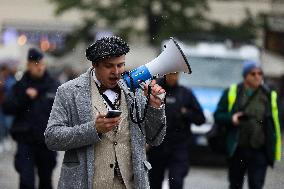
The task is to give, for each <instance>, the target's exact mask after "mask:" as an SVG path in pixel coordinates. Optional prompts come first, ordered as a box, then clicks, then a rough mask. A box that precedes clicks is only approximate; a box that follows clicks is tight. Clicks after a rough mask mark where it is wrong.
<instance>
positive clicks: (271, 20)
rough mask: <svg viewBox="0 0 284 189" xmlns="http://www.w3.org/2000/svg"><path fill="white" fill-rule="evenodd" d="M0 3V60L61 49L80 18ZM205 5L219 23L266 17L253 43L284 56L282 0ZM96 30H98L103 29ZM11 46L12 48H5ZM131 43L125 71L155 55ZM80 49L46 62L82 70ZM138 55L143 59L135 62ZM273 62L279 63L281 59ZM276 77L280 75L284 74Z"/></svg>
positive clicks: (31, 3)
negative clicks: (36, 50)
mask: <svg viewBox="0 0 284 189" xmlns="http://www.w3.org/2000/svg"><path fill="white" fill-rule="evenodd" d="M0 3H1V6H0V32H1V37H0V40H1V43H0V48H2V50H1V52H0V59H1V58H3V57H5V56H13V57H15V58H18V59H20V60H23V54H26V52H25V51H26V49H27V46H28V45H30V44H36V45H38V46H39V47H40V48H41V49H42V50H43V51H60V50H62V49H64V43H65V40H66V35H67V34H68V33H69V32H70V31H71V30H72V29H73V28H74V27H75V26H76V25H78V24H80V21H81V19H82V18H83V15H82V13H81V12H79V11H76V10H73V11H69V12H67V13H65V14H63V15H61V16H58V17H57V16H55V13H54V11H55V5H54V4H51V3H50V1H48V0H1V2H0ZM208 3H209V4H208V5H209V8H210V11H208V13H207V16H208V17H210V19H212V20H216V21H219V22H222V23H232V24H237V23H240V22H241V21H242V20H243V19H244V18H245V16H246V11H247V10H249V11H250V12H251V13H252V15H258V14H265V15H267V21H268V24H267V26H266V28H265V29H264V30H263V31H260V35H259V36H260V38H259V40H258V42H257V43H258V45H260V46H262V47H265V48H267V49H269V50H271V51H272V52H276V53H279V54H280V55H281V54H282V55H283V56H284V53H283V51H284V47H283V45H284V42H283V41H284V39H283V38H284V21H283V20H284V19H283V15H284V13H283V12H284V5H283V4H284V3H283V1H281V0H208ZM141 25H143V22H141ZM141 27H143V26H141ZM96 29H97V31H99V30H100V29H105V28H96ZM94 35H95V34H94ZM145 41H146V40H145ZM11 43H13V44H14V46H12V45H9V44H11ZM131 44H133V45H131V46H132V52H131V53H130V54H129V56H128V61H129V62H135V65H129V69H131V68H132V67H133V66H134V67H135V66H136V65H140V64H144V63H145V62H147V60H151V59H153V58H154V57H156V55H157V54H158V52H159V51H158V50H155V49H153V48H151V47H149V46H147V44H146V43H145V44H142V43H141V40H140V41H139V43H138V42H136V41H135V40H134V41H131ZM84 49H85V46H80V45H79V46H78V47H76V48H75V49H73V51H72V52H71V53H69V54H67V55H66V56H64V57H61V58H56V59H52V57H50V59H49V62H50V64H51V66H54V67H57V66H62V67H63V66H64V65H66V64H67V65H71V66H73V67H75V68H76V69H78V70H80V71H81V70H84V69H85V68H86V67H88V66H89V65H88V64H84V63H83V62H86V61H87V60H86V59H85V57H84V54H85V53H84ZM138 55H139V56H140V57H142V56H143V57H145V59H143V58H139V59H137V58H136V57H137V56H138ZM277 57H279V56H277ZM277 60H278V61H279V62H281V61H282V60H281V56H280V59H277ZM81 62H82V63H81ZM282 64H284V63H283V62H282ZM278 70H279V69H278ZM280 74H284V71H283V73H280Z"/></svg>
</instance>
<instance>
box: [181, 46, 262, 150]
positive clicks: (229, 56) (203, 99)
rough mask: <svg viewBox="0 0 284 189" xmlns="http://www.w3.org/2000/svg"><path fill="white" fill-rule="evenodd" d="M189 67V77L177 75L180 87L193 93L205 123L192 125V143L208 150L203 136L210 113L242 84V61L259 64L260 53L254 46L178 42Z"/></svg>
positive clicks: (210, 126)
mask: <svg viewBox="0 0 284 189" xmlns="http://www.w3.org/2000/svg"><path fill="white" fill-rule="evenodd" d="M178 42H179V45H180V47H181V49H182V50H183V52H184V54H185V56H186V57H187V59H188V61H189V64H190V66H191V70H192V74H190V75H188V74H180V80H179V82H180V84H181V85H183V86H185V87H189V88H191V89H192V91H193V93H194V94H195V96H196V97H197V99H198V101H199V103H200V104H201V106H202V108H203V111H204V115H205V117H206V123H205V124H203V125H201V126H196V125H192V126H191V131H192V134H193V137H194V143H195V145H198V146H207V145H208V142H207V138H206V133H207V132H208V131H210V130H211V128H212V125H213V122H214V118H213V113H214V111H215V109H216V107H217V103H218V101H219V99H220V97H221V95H222V92H223V90H224V89H225V88H227V87H229V86H230V85H231V84H233V83H238V82H240V81H241V80H242V67H243V62H244V60H255V61H260V50H259V49H258V48H257V47H256V46H253V45H241V46H239V47H232V45H228V43H209V42H199V43H196V44H186V43H183V42H181V41H178Z"/></svg>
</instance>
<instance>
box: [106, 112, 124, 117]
mask: <svg viewBox="0 0 284 189" xmlns="http://www.w3.org/2000/svg"><path fill="white" fill-rule="evenodd" d="M121 113H122V112H121V111H120V110H109V111H108V112H107V115H106V118H113V117H118V116H120V115H121Z"/></svg>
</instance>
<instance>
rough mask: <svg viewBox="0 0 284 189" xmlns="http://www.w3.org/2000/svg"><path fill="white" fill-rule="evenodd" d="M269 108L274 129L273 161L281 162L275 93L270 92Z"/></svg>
mask: <svg viewBox="0 0 284 189" xmlns="http://www.w3.org/2000/svg"><path fill="white" fill-rule="evenodd" d="M271 107H272V117H273V122H274V128H275V135H276V144H275V160H277V161H280V160H281V133H280V123H279V117H278V106H277V93H276V92H275V91H272V92H271Z"/></svg>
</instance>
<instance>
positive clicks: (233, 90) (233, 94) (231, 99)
mask: <svg viewBox="0 0 284 189" xmlns="http://www.w3.org/2000/svg"><path fill="white" fill-rule="evenodd" d="M237 88H238V86H237V85H236V84H233V85H231V86H230V89H229V92H228V112H231V110H232V108H233V105H234V104H235V101H236V98H237Z"/></svg>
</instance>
